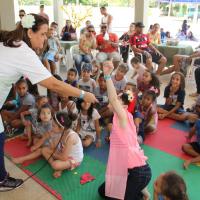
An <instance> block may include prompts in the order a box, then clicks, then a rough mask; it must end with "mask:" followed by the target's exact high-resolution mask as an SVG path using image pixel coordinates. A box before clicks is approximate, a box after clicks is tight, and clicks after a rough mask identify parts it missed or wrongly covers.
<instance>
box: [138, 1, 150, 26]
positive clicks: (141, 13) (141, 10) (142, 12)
mask: <svg viewBox="0 0 200 200" xmlns="http://www.w3.org/2000/svg"><path fill="white" fill-rule="evenodd" d="M148 7H149V3H148V0H135V22H143V23H144V25H145V29H148V27H149V26H148Z"/></svg>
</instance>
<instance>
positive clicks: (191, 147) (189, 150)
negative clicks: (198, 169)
mask: <svg viewBox="0 0 200 200" xmlns="http://www.w3.org/2000/svg"><path fill="white" fill-rule="evenodd" d="M194 135H196V141H194V142H191V139H192V137H193V136H194ZM187 140H188V143H187V144H184V145H183V146H182V150H183V152H185V153H186V154H188V155H190V156H192V157H194V158H192V159H189V160H186V161H185V162H184V163H183V167H184V168H185V169H187V168H188V166H189V165H190V164H191V163H198V162H200V119H198V120H197V121H196V122H195V125H194V126H193V127H192V128H191V130H190V133H189V135H188V137H187Z"/></svg>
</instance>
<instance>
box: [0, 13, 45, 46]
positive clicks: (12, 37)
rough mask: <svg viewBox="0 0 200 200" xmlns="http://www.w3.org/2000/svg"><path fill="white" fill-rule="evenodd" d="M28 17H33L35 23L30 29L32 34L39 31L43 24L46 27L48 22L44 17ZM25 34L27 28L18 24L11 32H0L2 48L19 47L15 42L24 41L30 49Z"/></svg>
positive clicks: (28, 40)
mask: <svg viewBox="0 0 200 200" xmlns="http://www.w3.org/2000/svg"><path fill="white" fill-rule="evenodd" d="M30 15H33V16H34V18H35V23H34V25H33V26H32V28H31V29H32V31H33V32H37V31H39V29H40V26H42V25H43V24H47V25H48V21H47V19H45V18H44V17H42V16H40V15H36V14H30ZM27 32H28V28H23V26H22V24H21V22H20V23H19V25H18V26H17V28H16V29H15V30H13V31H1V30H0V42H3V45H4V46H7V47H15V48H16V47H19V46H20V45H19V44H17V42H20V41H24V42H25V43H26V44H27V45H28V46H29V47H30V48H32V46H31V42H30V39H29V37H28V34H27Z"/></svg>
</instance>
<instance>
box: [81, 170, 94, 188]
mask: <svg viewBox="0 0 200 200" xmlns="http://www.w3.org/2000/svg"><path fill="white" fill-rule="evenodd" d="M93 180H95V177H94V176H92V175H91V174H90V173H89V172H86V173H85V174H83V175H82V176H81V180H80V184H81V185H83V184H85V183H88V182H91V181H93Z"/></svg>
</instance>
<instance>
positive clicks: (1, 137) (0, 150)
mask: <svg viewBox="0 0 200 200" xmlns="http://www.w3.org/2000/svg"><path fill="white" fill-rule="evenodd" d="M4 141H5V134H4V133H0V181H3V180H4V179H5V177H6V175H7V172H6V169H5V163H4Z"/></svg>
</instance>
